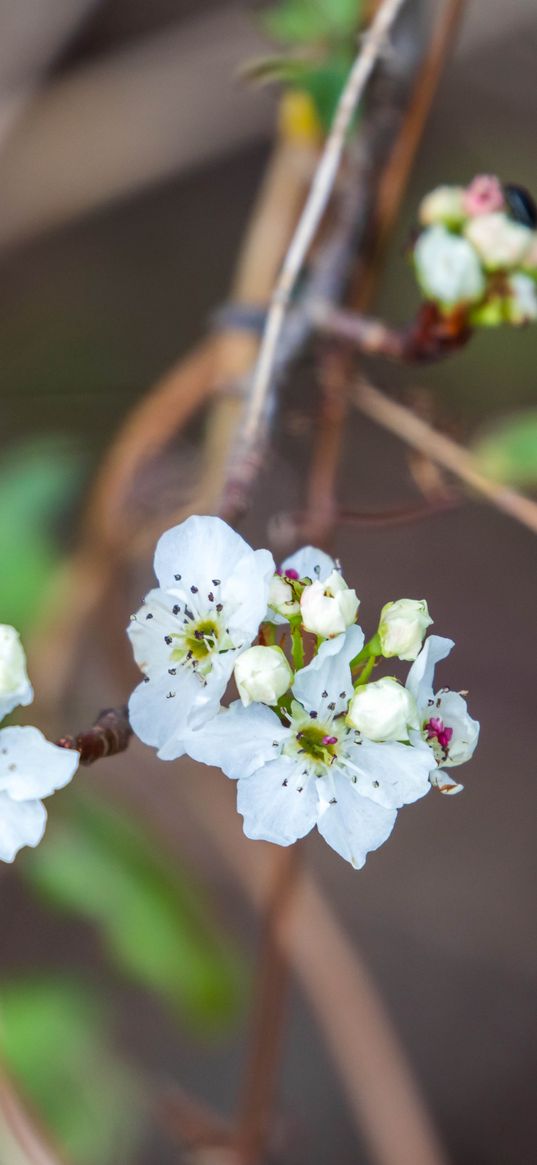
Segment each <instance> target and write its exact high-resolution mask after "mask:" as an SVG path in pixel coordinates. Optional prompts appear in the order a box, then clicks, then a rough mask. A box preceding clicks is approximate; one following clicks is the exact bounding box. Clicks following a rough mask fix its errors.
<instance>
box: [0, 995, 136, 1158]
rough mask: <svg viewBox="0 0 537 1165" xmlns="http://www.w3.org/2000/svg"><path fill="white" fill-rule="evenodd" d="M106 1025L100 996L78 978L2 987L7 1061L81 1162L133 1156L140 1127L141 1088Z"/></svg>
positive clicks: (0, 1027) (0, 1020)
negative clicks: (115, 1049) (114, 1046)
mask: <svg viewBox="0 0 537 1165" xmlns="http://www.w3.org/2000/svg"><path fill="white" fill-rule="evenodd" d="M107 1028H108V1021H107V1014H106V1010H105V1009H103V1007H102V1004H101V1002H100V1000H99V998H98V996H97V995H96V994H95V993H94V992H92V991H90V990H89V989H88V988H87V987H85V986H83V985H82V984H81V983H80V982H78V981H77V980H75V979H72V978H69V979H65V978H58V979H50V978H43V979H37V978H34V979H32V980H29V981H26V982H20V981H18V982H16V983H10V984H5V985H4V986H3V987H2V989H1V991H0V1046H1V1048H2V1054H3V1056H4V1058H5V1061H6V1064H7V1065H8V1068H9V1070H10V1072H11V1074H12V1075H13V1077H14V1078H15V1079H16V1080H17V1081H18V1083H19V1085H20V1087H21V1089H22V1091H23V1093H24V1094H25V1095H26V1096H27V1097H28V1099H29V1100H30V1102H31V1103H32V1104H33V1105H34V1106H35V1109H36V1111H37V1113H38V1114H39V1116H40V1117H41V1119H42V1120H43V1121H44V1123H45V1124H46V1126H47V1127H49V1128H50V1129H51V1131H52V1133H53V1135H54V1137H55V1139H56V1140H57V1141H58V1143H59V1144H61V1145H62V1146H63V1147H64V1149H65V1151H66V1152H67V1154H68V1156H69V1158H71V1159H72V1160H73V1161H76V1162H77V1165H108V1163H110V1165H112V1163H113V1165H115V1163H116V1162H117V1161H118V1160H121V1161H125V1160H127V1159H128V1156H129V1153H130V1151H131V1150H132V1148H133V1146H134V1143H135V1141H136V1137H137V1133H138V1131H139V1127H140V1112H141V1109H140V1094H139V1087H138V1084H137V1083H136V1082H135V1078H134V1075H133V1073H132V1071H131V1069H130V1068H129V1067H128V1066H127V1064H126V1063H124V1062H122V1061H121V1060H120V1058H119V1057H118V1055H117V1054H115V1053H114V1052H113V1051H112V1049H111V1048H110V1046H109V1041H108V1035H107ZM6 1165H8V1163H7V1162H6Z"/></svg>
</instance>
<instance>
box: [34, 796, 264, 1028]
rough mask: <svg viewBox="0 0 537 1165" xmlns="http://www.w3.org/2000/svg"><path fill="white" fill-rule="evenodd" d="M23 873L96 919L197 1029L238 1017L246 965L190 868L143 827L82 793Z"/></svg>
mask: <svg viewBox="0 0 537 1165" xmlns="http://www.w3.org/2000/svg"><path fill="white" fill-rule="evenodd" d="M73 800H74V799H73V798H71V802H73ZM24 869H25V871H26V873H27V875H28V876H29V877H30V878H31V880H32V883H33V884H34V886H36V887H37V888H38V889H39V890H40V891H41V893H42V894H44V895H45V896H46V898H47V900H48V901H49V902H50V903H52V904H53V905H55V906H56V907H58V908H61V909H63V910H66V911H72V912H73V913H76V914H79V915H81V916H82V917H84V918H86V919H90V920H91V921H92V922H94V923H95V924H96V925H97V926H98V927H99V928H100V930H101V933H102V937H103V941H104V943H105V945H106V948H107V950H108V952H109V954H110V955H111V957H112V958H113V959H114V961H115V962H116V964H117V965H118V966H119V967H120V969H121V970H122V971H123V972H124V973H127V974H128V975H129V976H131V977H132V978H133V979H134V980H136V981H138V982H139V983H142V984H143V985H144V986H145V987H148V988H150V989H152V990H153V991H155V992H157V993H158V994H160V995H161V996H162V997H163V998H164V1000H165V1001H166V1002H167V1003H168V1004H169V1005H171V1006H172V1007H173V1008H174V1010H176V1011H177V1012H179V1013H180V1014H181V1016H182V1017H184V1018H186V1019H187V1020H188V1021H189V1022H190V1024H191V1025H193V1026H195V1027H198V1028H203V1029H209V1028H211V1027H215V1026H218V1025H219V1024H221V1023H222V1022H223V1021H224V1020H227V1019H228V1018H229V1017H230V1015H231V1014H233V1012H234V1011H235V1007H236V1004H237V1001H238V994H239V987H240V984H241V975H240V963H239V959H238V957H237V956H236V955H235V954H234V953H232V951H231V950H230V947H229V945H228V944H227V943H224V941H223V940H222V939H221V937H220V936H219V935H218V934H217V931H216V928H215V926H214V924H213V922H212V920H211V918H210V915H209V911H208V909H207V907H206V905H205V903H204V902H203V901H202V898H201V896H200V895H199V894H197V893H196V892H195V891H194V890H193V889H192V888H191V886H190V885H189V882H188V876H187V874H186V872H185V871H183V870H181V869H180V867H178V866H177V865H176V864H174V865H173V866H172V865H171V864H170V863H169V862H168V861H167V860H166V858H165V857H164V856H163V854H162V851H161V850H160V849H159V847H158V841H156V840H154V839H152V838H150V837H149V836H148V834H146V833H145V831H144V830H143V828H142V826H141V825H140V824H139V823H138V822H136V823H135V822H134V821H133V820H132V819H130V818H128V817H127V816H126V815H125V813H123V812H122V813H121V814H120V813H119V812H116V811H115V810H113V809H111V808H109V807H108V806H106V805H105V804H104V803H103V802H101V801H97V799H96V798H89V797H88V796H84V797H83V798H82V797H80V796H79V797H78V798H77V799H76V802H74V804H73V805H72V814H70V816H69V818H68V819H64V820H61V821H58V822H57V825H56V827H55V828H54V830H52V829H51V830H50V832H49V834H48V835H47V844H46V845H45V846H41V847H40V849H38V850H35V851H34V852H33V853H32V854H28V860H27V862H26V863H25V865H24Z"/></svg>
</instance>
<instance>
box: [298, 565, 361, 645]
mask: <svg viewBox="0 0 537 1165" xmlns="http://www.w3.org/2000/svg"><path fill="white" fill-rule="evenodd" d="M359 605H360V603H359V599H357V597H356V591H353V590H351V589H350V587H348V586H347V584H346V582H345V580H344V579H342V577H341V575H340V574H339V571H337V570H333V571H332V573H331V574H330V575H329V576H328V578H327V579H326V580H325V582H314V583H311V585H310V586H308V587H305V588H304V590H303V592H302V597H301V599H300V609H301V611H302V622H303V624H304V627H305V629H306V631H312V632H313V634H314V635H320V636H322V637H323V639H331V638H332V637H333V636H334V635H341V634H342V633H343V631H346V630H347V627H350V626H351V623H354V621H355V619H356V614H357V611H358V607H359Z"/></svg>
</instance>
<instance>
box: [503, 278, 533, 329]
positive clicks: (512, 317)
mask: <svg viewBox="0 0 537 1165" xmlns="http://www.w3.org/2000/svg"><path fill="white" fill-rule="evenodd" d="M508 286H509V292H510V294H509V297H508V300H507V311H508V317H509V322H510V323H512V324H525V323H529V322H530V321H531V320H537V288H536V287H535V280H534V279H532V278H531V277H530V276H529V275H523V274H522V273H521V272H519V273H518V274H516V275H511V278H510V279H509V285H508Z"/></svg>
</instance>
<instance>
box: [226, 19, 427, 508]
mask: <svg viewBox="0 0 537 1165" xmlns="http://www.w3.org/2000/svg"><path fill="white" fill-rule="evenodd" d="M404 3H405V0H384V2H383V3H381V4H380V6H379V8H378V10H377V12H376V15H375V16H374V19H373V22H372V24H371V25H370V27H369V29H368V31H367V33H366V34H365V35H364V38H363V42H362V45H361V48H360V50H359V52H358V55H357V57H356V60H355V62H354V65H353V67H352V69H351V71H350V73H349V76H348V78H347V82H346V84H345V86H344V89H343V91H342V94H341V96H340V99H339V102H338V106H337V109H336V113H335V116H334V120H333V123H332V126H331V129H330V132H329V134H328V137H327V139H326V142H325V145H324V147H323V151H322V154H321V158H320V160H319V165H318V167H317V170H316V172H315V175H314V178H313V182H312V184H311V187H310V191H309V194H308V197H307V199H306V202H305V205H304V209H303V211H302V214H301V216H300V219H299V222H298V225H297V228H296V231H295V233H294V235H293V238H292V240H291V243H290V246H289V248H288V250H287V252H286V255H285V257H284V260H283V264H282V268H281V271H280V274H279V276H278V279H277V280H276V283H275V286H274V289H273V292H272V295H271V300H270V306H269V310H268V315H267V321H266V325H265V330H264V333H263V339H262V342H261V347H260V350H259V356H258V359H257V364H256V367H255V371H254V375H253V380H252V384H251V387H250V390H249V393H248V396H247V399H246V404H245V407H244V414H243V417H242V420H241V428H240V431H239V434H238V438H237V442H236V445H235V446H234V448H233V449H232V453H231V459H230V464H229V482H228V483H226V486H225V488H224V502H223V508H224V512H227V509H228V502H227V496H228V494H230V495H231V501H232V505H233V506H234V508H235V509H237V508H240V506H241V498H242V505H243V507H244V504H245V498H246V496H247V492H248V489H249V487H250V486H251V483H252V481H253V480H254V477H255V475H256V470H257V467H258V465H259V460H260V450H262V449H263V447H264V444H265V439H266V428H267V422H268V418H269V416H270V411H271V407H272V389H273V382H274V376H273V373H274V365H275V362H276V359H277V352H278V345H279V343H280V340H281V335H282V331H283V327H284V323H285V317H286V313H287V309H288V307H289V303H290V300H291V296H292V294H293V291H294V288H295V285H296V282H297V279H298V277H299V275H300V272H301V271H302V268H303V266H304V262H305V259H306V257H307V254H308V252H309V250H310V247H311V244H312V242H313V240H314V238H315V236H316V234H317V231H318V229H319V224H320V222H321V219H322V217H323V215H324V212H325V210H326V208H327V206H328V203H329V201H330V198H331V195H332V191H333V187H334V182H335V180H336V177H337V174H338V170H339V167H340V164H341V159H342V156H343V151H344V148H345V142H346V137H347V132H348V130H349V126H350V124H351V122H352V118H353V116H354V113H355V111H356V109H357V106H358V103H359V101H360V100H361V98H362V96H363V93H364V91H365V89H366V87H367V84H368V82H369V80H370V78H371V76H372V74H373V72H374V69H375V66H376V64H377V62H378V60H379V57H380V56H381V55H382V53H383V52H384V51H385V48H386V44H387V40H388V36H389V34H390V32H391V29H392V26H393V25H394V23H395V21H396V19H397V17H398V15H399V13H400V11H401V9H402V7H403V4H404Z"/></svg>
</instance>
